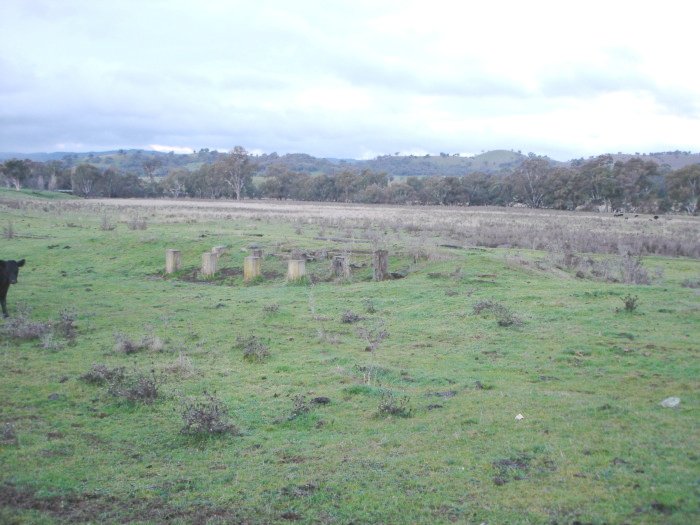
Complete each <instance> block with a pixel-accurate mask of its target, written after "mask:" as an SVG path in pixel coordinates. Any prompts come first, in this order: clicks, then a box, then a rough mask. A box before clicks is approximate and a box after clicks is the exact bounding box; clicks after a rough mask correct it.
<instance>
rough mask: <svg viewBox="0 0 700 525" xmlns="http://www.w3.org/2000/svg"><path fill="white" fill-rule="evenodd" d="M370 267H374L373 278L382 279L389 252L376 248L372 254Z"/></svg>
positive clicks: (387, 263) (384, 276) (386, 267)
mask: <svg viewBox="0 0 700 525" xmlns="http://www.w3.org/2000/svg"><path fill="white" fill-rule="evenodd" d="M372 268H374V280H375V281H383V280H384V279H386V277H387V273H388V268H389V252H387V251H386V250H376V251H375V252H374V255H373V256H372Z"/></svg>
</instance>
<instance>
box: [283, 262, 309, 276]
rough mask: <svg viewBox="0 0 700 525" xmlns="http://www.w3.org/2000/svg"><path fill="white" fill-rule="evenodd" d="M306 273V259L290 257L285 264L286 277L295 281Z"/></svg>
mask: <svg viewBox="0 0 700 525" xmlns="http://www.w3.org/2000/svg"><path fill="white" fill-rule="evenodd" d="M305 275H306V260H304V259H290V260H289V262H288V265H287V279H288V280H290V281H296V280H297V279H301V278H302V277H304V276H305Z"/></svg>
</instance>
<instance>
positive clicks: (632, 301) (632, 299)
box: [618, 294, 639, 313]
mask: <svg viewBox="0 0 700 525" xmlns="http://www.w3.org/2000/svg"><path fill="white" fill-rule="evenodd" d="M620 300H621V301H622V303H623V304H624V305H625V312H629V313H632V312H634V311H635V310H636V309H637V306H638V304H637V301H639V297H637V296H636V295H632V294H627V295H625V296H624V297H620ZM618 311H619V308H618Z"/></svg>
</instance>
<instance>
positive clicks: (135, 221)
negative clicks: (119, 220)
mask: <svg viewBox="0 0 700 525" xmlns="http://www.w3.org/2000/svg"><path fill="white" fill-rule="evenodd" d="M126 226H127V228H129V229H130V230H145V229H146V228H148V223H147V222H146V219H144V218H142V217H139V216H138V215H137V216H136V217H133V218H132V219H130V220H129V221H127V223H126Z"/></svg>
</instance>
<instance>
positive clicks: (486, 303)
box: [473, 299, 523, 326]
mask: <svg viewBox="0 0 700 525" xmlns="http://www.w3.org/2000/svg"><path fill="white" fill-rule="evenodd" d="M473 310H474V314H476V315H480V314H482V313H484V312H489V313H491V314H492V315H493V316H494V317H495V318H496V322H497V323H498V326H522V324H523V321H522V319H521V318H520V317H518V316H517V315H516V314H515V313H513V311H512V310H511V309H510V308H508V307H507V306H505V305H504V304H501V303H499V302H498V301H493V300H491V299H486V300H483V301H478V302H476V303H475V304H474V306H473Z"/></svg>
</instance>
